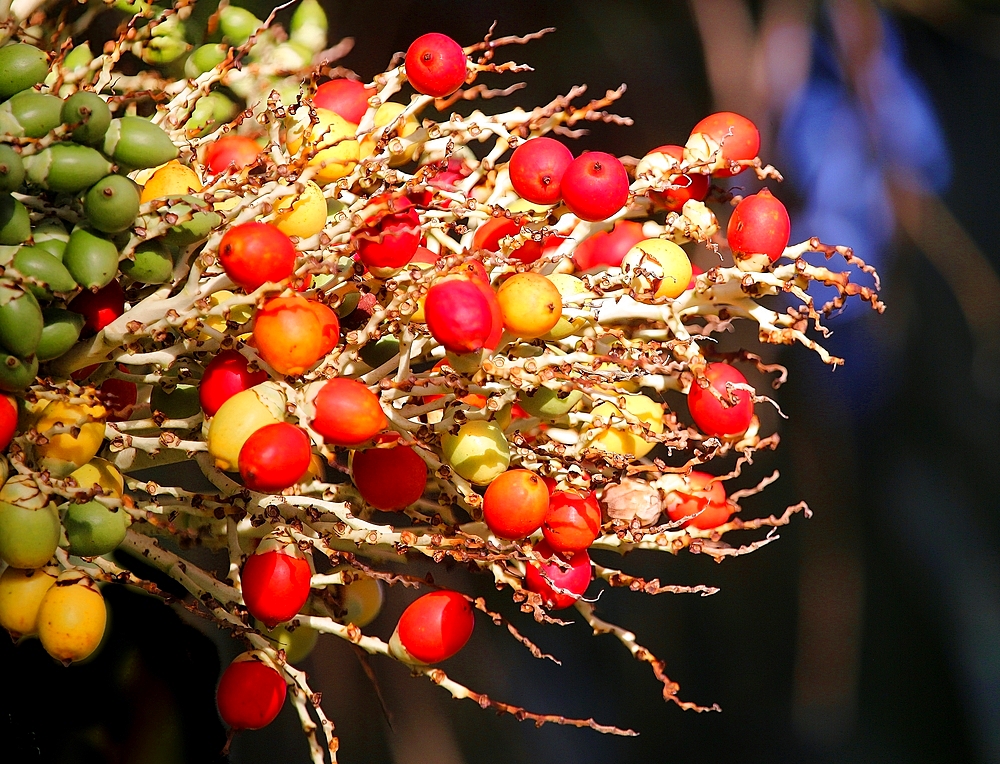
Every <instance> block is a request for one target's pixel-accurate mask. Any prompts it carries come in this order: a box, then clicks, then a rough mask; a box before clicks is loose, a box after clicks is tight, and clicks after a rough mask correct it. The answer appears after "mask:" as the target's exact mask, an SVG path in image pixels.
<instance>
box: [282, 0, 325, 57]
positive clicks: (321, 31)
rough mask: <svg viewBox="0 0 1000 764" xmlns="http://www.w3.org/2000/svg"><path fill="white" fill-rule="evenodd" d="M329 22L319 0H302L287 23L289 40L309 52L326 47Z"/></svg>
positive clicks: (315, 51) (318, 50)
mask: <svg viewBox="0 0 1000 764" xmlns="http://www.w3.org/2000/svg"><path fill="white" fill-rule="evenodd" d="M329 28H330V24H329V22H328V21H327V18H326V12H325V11H324V10H323V6H322V5H320V4H319V0H302V2H301V3H299V5H298V7H297V8H296V9H295V13H293V14H292V23H291V24H290V25H289V31H290V32H291V40H292V42H294V43H297V44H299V45H302V46H304V47H305V48H306V49H307V50H308V51H309V52H310V53H319V52H320V51H321V50H323V49H324V48H326V33H327V30H328V29H329Z"/></svg>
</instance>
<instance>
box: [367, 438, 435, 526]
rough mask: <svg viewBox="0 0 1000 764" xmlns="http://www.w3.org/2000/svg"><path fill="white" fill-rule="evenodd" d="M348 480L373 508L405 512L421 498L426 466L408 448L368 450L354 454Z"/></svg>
mask: <svg viewBox="0 0 1000 764" xmlns="http://www.w3.org/2000/svg"><path fill="white" fill-rule="evenodd" d="M351 478H352V479H353V480H354V485H356V486H357V488H358V491H359V492H360V493H361V496H362V498H363V499H364V500H365V501H367V502H368V503H369V504H371V505H372V506H373V507H375V508H376V509H383V510H386V511H394V510H399V509H406V507H408V506H410V505H411V504H413V503H414V502H415V501H417V499H419V498H420V497H421V496H423V495H424V488H425V487H426V486H427V465H426V464H425V463H424V460H423V459H421V458H420V456H419V455H418V454H417V452H416V451H414V450H413V448H411V447H410V446H406V445H397V446H393V447H392V448H367V449H365V450H364V451H355V452H354V457H353V458H352V460H351Z"/></svg>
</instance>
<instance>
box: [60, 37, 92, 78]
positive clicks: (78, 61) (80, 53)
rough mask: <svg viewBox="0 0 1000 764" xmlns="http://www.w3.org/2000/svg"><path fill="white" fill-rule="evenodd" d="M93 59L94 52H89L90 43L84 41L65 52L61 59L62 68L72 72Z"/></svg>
mask: <svg viewBox="0 0 1000 764" xmlns="http://www.w3.org/2000/svg"><path fill="white" fill-rule="evenodd" d="M93 60H94V54H93V53H91V52H90V45H89V44H87V43H85V42H84V43H81V44H80V45H77V46H76V47H75V48H73V50H71V51H70V52H69V53H67V54H66V58H64V59H63V68H64V69H65V70H66V71H69V72H72V71H73V70H75V69H81V68H83V67H85V66H87V65H89V64H90V62H91V61H93Z"/></svg>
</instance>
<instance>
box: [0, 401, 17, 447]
mask: <svg viewBox="0 0 1000 764" xmlns="http://www.w3.org/2000/svg"><path fill="white" fill-rule="evenodd" d="M16 433H17V405H16V404H15V403H13V402H11V399H10V398H8V397H7V396H6V395H0V451H6V450H7V446H9V445H10V442H11V441H12V440H13V439H14V435H15V434H16Z"/></svg>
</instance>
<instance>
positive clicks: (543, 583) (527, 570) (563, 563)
mask: <svg viewBox="0 0 1000 764" xmlns="http://www.w3.org/2000/svg"><path fill="white" fill-rule="evenodd" d="M535 552H536V553H537V554H538V556H539V557H541V558H542V559H543V560H551V561H550V562H543V563H541V564H539V563H535V562H533V561H530V560H529V561H528V563H527V564H526V565H525V566H524V586H525V588H526V589H527V590H528V591H531V592H535V593H536V594H540V595H542V602H544V603H545V607H547V608H548V609H549V610H563V609H564V608H568V607H570V606H571V605H572V604H573V603H575V602H576V601H577V600H578V599H580V596H581V595H582V594H583V593H584V592H585V591H587V587H588V586H589V585H590V580H591V579H592V578H593V568H592V567H591V564H590V555H589V554H587V552H586V550H583V551H580V552H577V553H576V554H574V555H573V557H572V558H570V559H569V560H567V559H566V558H564V557H562V556H561V555H557V554H556V553H555V552H553V551H552V548H551V547H550V546H549V545H548V544H547V543H545V542H544V541H539V542H538V543H537V544H535ZM553 558H558V560H556V559H553ZM567 566H568V567H567ZM550 581H551V582H552V583H549V582H550ZM553 587H554V588H553ZM557 589H558V590H561V591H557Z"/></svg>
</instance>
